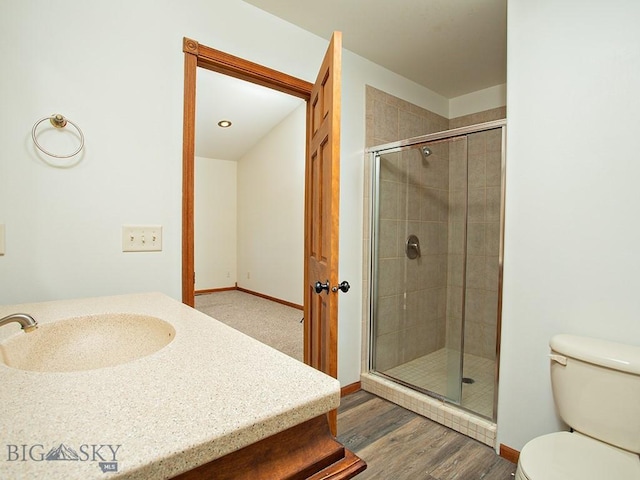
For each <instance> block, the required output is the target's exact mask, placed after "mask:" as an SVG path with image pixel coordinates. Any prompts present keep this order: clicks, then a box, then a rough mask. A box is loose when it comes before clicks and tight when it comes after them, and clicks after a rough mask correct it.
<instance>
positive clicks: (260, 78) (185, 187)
mask: <svg viewBox="0 0 640 480" xmlns="http://www.w3.org/2000/svg"><path fill="white" fill-rule="evenodd" d="M182 51H183V52H184V117H183V139H182V142H183V143H182V302H183V303H185V304H187V305H189V306H191V307H193V306H194V299H195V258H194V250H195V239H194V190H195V186H194V181H195V175H194V173H195V122H196V76H197V69H198V67H202V68H205V69H207V70H211V71H214V72H218V73H221V74H223V75H228V76H230V77H234V78H239V79H241V80H245V81H248V82H251V83H255V84H258V85H262V86H264V87H267V88H271V89H273V90H278V91H280V92H283V93H286V94H288V95H293V96H294V97H298V98H301V99H303V100H304V101H305V102H306V104H307V120H306V121H307V128H306V129H305V130H306V136H307V138H306V141H305V143H306V145H307V147H306V148H307V149H308V148H309V147H308V145H309V128H308V126H309V108H310V107H309V102H310V99H311V91H312V89H313V84H312V83H309V82H307V81H305V80H301V79H299V78H296V77H292V76H291V75H287V74H285V73H282V72H278V71H277V70H273V69H271V68H268V67H264V66H262V65H258V64H256V63H253V62H250V61H248V60H244V59H242V58H239V57H235V56H233V55H230V54H228V53H224V52H221V51H219V50H215V49H213V48H210V47H207V46H205V45H201V44H199V43H198V42H197V41H195V40H192V39H190V38H186V37H185V38H183V41H182ZM306 157H308V150H307V151H306V152H305V158H306ZM305 162H306V160H305ZM305 172H306V169H305ZM305 175H307V173H305ZM305 186H306V179H305ZM305 190H306V188H305ZM306 204H307V201H306V192H305V217H306V216H307V210H306V209H307V207H306ZM306 230H307V222H306V221H305V236H304V238H305V245H304V255H305V259H306V258H307V254H308V248H309V247H308V242H307V241H306V239H307V232H306ZM306 263H307V262H306V261H305V266H304V282H305V283H304V284H305V285H307V283H308V271H307V270H308V269H307V265H306ZM306 337H307V329H305V339H304V348H305V350H306V349H307V348H308V345H307V338H306ZM332 348H334V349H335V348H337V347H332ZM306 354H307V352H306V351H305V358H306ZM330 355H332V356H335V355H337V352H330Z"/></svg>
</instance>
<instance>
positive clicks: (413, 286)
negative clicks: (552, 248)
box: [368, 120, 506, 420]
mask: <svg viewBox="0 0 640 480" xmlns="http://www.w3.org/2000/svg"><path fill="white" fill-rule="evenodd" d="M505 125H506V122H505V121H502V120H501V121H493V122H487V123H483V124H478V125H473V126H470V127H463V128H458V129H454V130H449V131H445V132H439V133H434V134H429V135H424V136H422V137H416V138H412V139H407V140H402V141H400V142H394V143H392V144H386V145H381V146H378V147H373V148H370V149H368V151H369V152H370V155H371V161H372V166H373V168H372V183H371V186H372V189H371V202H372V203H371V212H372V219H371V220H372V221H371V229H372V230H371V272H370V278H371V282H370V288H371V291H370V299H371V302H370V322H371V323H370V328H369V332H370V338H369V369H370V372H371V373H373V374H376V375H381V376H383V377H385V378H387V379H390V380H392V381H393V382H397V383H399V384H402V385H404V386H407V387H410V388H412V389H414V390H417V391H420V392H423V393H425V394H428V395H431V396H433V397H436V398H438V399H441V400H443V401H445V402H448V403H451V404H455V405H458V406H459V407H461V408H463V409H465V410H469V411H471V412H473V413H475V414H477V415H480V416H482V417H485V418H488V419H491V420H495V411H496V403H497V402H496V400H497V399H496V395H495V392H496V391H497V379H498V357H499V332H500V328H499V327H500V306H501V305H500V304H501V276H502V236H503V233H502V232H503V217H504V208H503V204H504V201H503V199H504V164H505V158H504V144H505V128H506V126H505Z"/></svg>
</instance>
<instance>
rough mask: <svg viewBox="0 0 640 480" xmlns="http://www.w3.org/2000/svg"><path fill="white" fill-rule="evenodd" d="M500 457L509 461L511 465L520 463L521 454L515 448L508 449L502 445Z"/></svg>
mask: <svg viewBox="0 0 640 480" xmlns="http://www.w3.org/2000/svg"><path fill="white" fill-rule="evenodd" d="M500 456H501V457H502V458H505V459H507V460H509V461H510V462H511V463H515V464H517V463H518V459H519V458H520V452H519V451H518V450H516V449H515V448H511V447H507V446H506V445H503V444H502V443H501V444H500Z"/></svg>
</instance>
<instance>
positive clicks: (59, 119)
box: [31, 113, 84, 158]
mask: <svg viewBox="0 0 640 480" xmlns="http://www.w3.org/2000/svg"><path fill="white" fill-rule="evenodd" d="M45 120H49V122H51V125H53V126H54V127H56V128H64V127H65V126H66V125H67V123H70V124H71V125H73V127H74V128H75V129H76V130H77V131H78V134H80V146H79V147H78V148H77V149H76V151H74V152H73V153H69V154H67V155H57V154H55V153H51V152H49V151H47V150H45V149H44V148H42V145H40V144H39V143H38V140H37V139H36V130H37V129H38V126H39V125H40V124H41V123H42V122H44V121H45ZM31 138H33V143H34V144H35V145H36V147H38V150H40V151H41V152H42V153H45V154H47V155H49V156H50V157H55V158H70V157H73V156H74V155H77V154H78V153H80V150H82V148H83V147H84V134H83V133H82V130H80V127H78V125H76V124H75V123H73V122H72V121H71V120H69V119H68V118H65V117H64V116H63V115H60V114H59V113H56V114H55V115H51V116H50V117H44V118H41V119H40V120H38V121H37V122H36V123H35V124H34V125H33V128H32V129H31Z"/></svg>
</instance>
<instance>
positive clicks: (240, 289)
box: [236, 287, 304, 310]
mask: <svg viewBox="0 0 640 480" xmlns="http://www.w3.org/2000/svg"><path fill="white" fill-rule="evenodd" d="M236 290H238V291H240V292H244V293H248V294H250V295H255V296H256V297H260V298H266V299H267V300H271V301H272V302H276V303H279V304H281V305H286V306H287V307H291V308H295V309H297V310H304V308H303V307H302V305H298V304H297V303H292V302H287V301H286V300H281V299H279V298H276V297H271V296H269V295H265V294H264V293H258V292H254V291H252V290H247V289H246V288H242V287H236Z"/></svg>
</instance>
